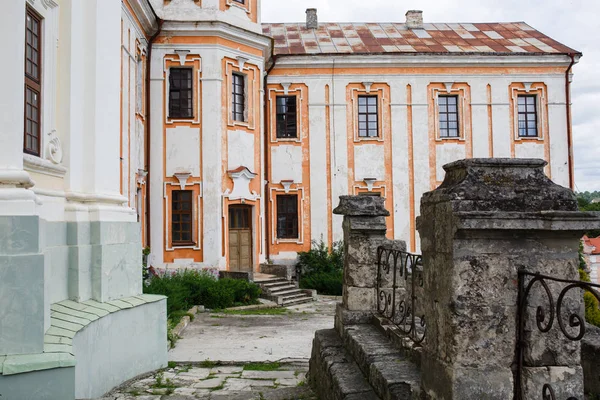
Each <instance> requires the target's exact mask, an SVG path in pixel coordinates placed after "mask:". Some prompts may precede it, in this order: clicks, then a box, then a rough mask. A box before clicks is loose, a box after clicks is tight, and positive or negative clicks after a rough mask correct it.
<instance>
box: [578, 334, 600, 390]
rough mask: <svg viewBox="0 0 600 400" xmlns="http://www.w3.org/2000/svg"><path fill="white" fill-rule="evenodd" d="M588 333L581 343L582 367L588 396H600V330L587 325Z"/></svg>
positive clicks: (584, 385)
mask: <svg viewBox="0 0 600 400" xmlns="http://www.w3.org/2000/svg"><path fill="white" fill-rule="evenodd" d="M586 329H587V333H586V335H585V336H584V338H583V339H582V341H581V366H582V367H583V387H584V389H585V392H586V394H590V395H595V396H598V395H600V328H598V327H595V326H593V325H589V324H586Z"/></svg>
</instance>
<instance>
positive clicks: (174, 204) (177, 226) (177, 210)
mask: <svg viewBox="0 0 600 400" xmlns="http://www.w3.org/2000/svg"><path fill="white" fill-rule="evenodd" d="M192 194H193V192H192V191H191V190H174V191H173V192H172V200H171V210H172V224H171V229H172V232H173V245H174V246H185V245H193V244H194V243H193V236H192V225H193V224H192V197H193V196H192Z"/></svg>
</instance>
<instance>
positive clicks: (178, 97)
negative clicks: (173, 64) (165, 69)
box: [169, 68, 194, 118]
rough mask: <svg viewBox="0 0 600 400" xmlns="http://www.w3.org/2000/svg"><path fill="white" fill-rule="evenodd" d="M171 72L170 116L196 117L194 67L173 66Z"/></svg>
mask: <svg viewBox="0 0 600 400" xmlns="http://www.w3.org/2000/svg"><path fill="white" fill-rule="evenodd" d="M169 72H170V73H169V118H194V113H193V107H192V88H193V84H192V69H191V68H171V69H170V71H169Z"/></svg>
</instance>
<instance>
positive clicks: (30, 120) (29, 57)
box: [23, 8, 42, 156]
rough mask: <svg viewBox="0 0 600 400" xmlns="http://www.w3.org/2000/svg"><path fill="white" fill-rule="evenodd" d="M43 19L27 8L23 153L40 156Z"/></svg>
mask: <svg viewBox="0 0 600 400" xmlns="http://www.w3.org/2000/svg"><path fill="white" fill-rule="evenodd" d="M41 60H42V19H41V18H40V17H39V16H38V15H37V14H36V13H35V12H33V11H32V10H30V9H29V8H27V13H26V16H25V132H24V138H23V151H24V152H25V153H29V154H33V155H36V156H39V155H40V148H41V145H40V131H41V129H40V125H41V121H40V117H41V101H40V100H41V93H42V86H41V84H42V62H41Z"/></svg>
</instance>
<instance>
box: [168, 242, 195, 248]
mask: <svg viewBox="0 0 600 400" xmlns="http://www.w3.org/2000/svg"><path fill="white" fill-rule="evenodd" d="M172 246H173V247H174V248H177V247H195V246H196V243H194V242H177V243H173V244H172Z"/></svg>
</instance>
